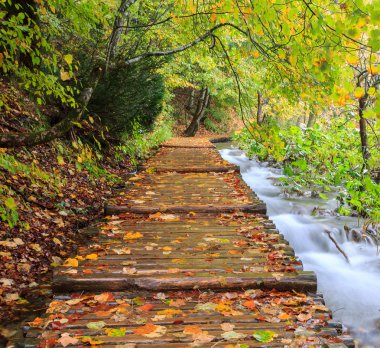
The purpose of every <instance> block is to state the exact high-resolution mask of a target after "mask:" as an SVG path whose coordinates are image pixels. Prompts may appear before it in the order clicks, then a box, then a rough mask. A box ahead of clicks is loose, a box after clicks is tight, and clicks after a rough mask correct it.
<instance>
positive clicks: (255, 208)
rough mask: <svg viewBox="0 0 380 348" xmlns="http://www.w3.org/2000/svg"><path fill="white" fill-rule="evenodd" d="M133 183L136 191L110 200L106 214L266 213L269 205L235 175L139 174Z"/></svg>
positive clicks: (133, 189)
mask: <svg viewBox="0 0 380 348" xmlns="http://www.w3.org/2000/svg"><path fill="white" fill-rule="evenodd" d="M206 160H207V158H205V159H204V161H206ZM129 180H130V181H133V182H134V187H133V188H130V189H129V190H128V191H126V192H120V193H119V197H115V198H113V199H112V200H110V201H109V202H108V204H107V205H106V206H105V212H106V214H119V213H121V212H132V213H141V214H147V213H155V212H173V213H179V212H191V211H193V212H224V211H229V212H231V211H235V210H244V211H249V212H261V213H265V212H266V209H265V205H264V204H263V203H262V202H261V201H260V200H259V199H258V198H257V197H256V196H255V195H254V194H253V192H252V191H251V190H250V188H249V187H248V186H247V185H246V184H245V182H244V181H243V180H242V178H241V177H240V176H239V175H237V174H236V173H233V172H231V173H230V172H228V173H215V172H209V173H176V172H166V173H149V174H148V173H139V174H137V175H136V176H134V177H132V178H130V179H129Z"/></svg>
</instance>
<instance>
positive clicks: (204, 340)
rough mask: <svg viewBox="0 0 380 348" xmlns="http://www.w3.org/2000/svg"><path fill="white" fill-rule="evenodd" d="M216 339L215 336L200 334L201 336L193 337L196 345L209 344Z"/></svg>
mask: <svg viewBox="0 0 380 348" xmlns="http://www.w3.org/2000/svg"><path fill="white" fill-rule="evenodd" d="M214 338H215V336H212V335H209V334H207V333H199V334H195V335H193V339H194V341H195V343H201V344H203V343H209V342H211V341H212V340H213V339H214Z"/></svg>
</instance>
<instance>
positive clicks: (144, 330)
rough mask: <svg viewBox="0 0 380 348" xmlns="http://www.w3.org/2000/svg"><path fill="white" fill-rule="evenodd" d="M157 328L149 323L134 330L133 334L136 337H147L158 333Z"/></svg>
mask: <svg viewBox="0 0 380 348" xmlns="http://www.w3.org/2000/svg"><path fill="white" fill-rule="evenodd" d="M156 328H157V326H156V325H154V324H152V323H147V324H145V325H144V326H140V327H138V328H136V329H134V330H133V333H134V334H136V335H146V334H149V333H152V332H154V331H156Z"/></svg>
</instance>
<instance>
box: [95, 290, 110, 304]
mask: <svg viewBox="0 0 380 348" xmlns="http://www.w3.org/2000/svg"><path fill="white" fill-rule="evenodd" d="M114 299H115V297H114V296H113V294H112V293H111V292H103V293H102V294H100V295H95V296H94V300H95V301H98V302H109V301H113V300H114Z"/></svg>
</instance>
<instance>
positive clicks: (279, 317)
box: [277, 312, 290, 320]
mask: <svg viewBox="0 0 380 348" xmlns="http://www.w3.org/2000/svg"><path fill="white" fill-rule="evenodd" d="M277 318H278V319H281V320H288V319H289V318H290V315H289V314H287V313H285V312H283V313H281V314H280V315H279V316H277Z"/></svg>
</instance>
